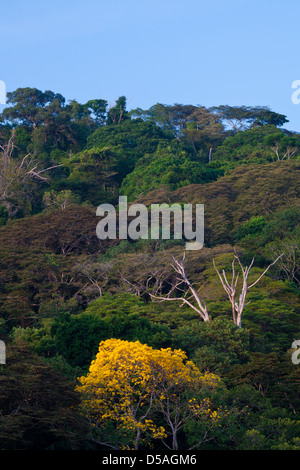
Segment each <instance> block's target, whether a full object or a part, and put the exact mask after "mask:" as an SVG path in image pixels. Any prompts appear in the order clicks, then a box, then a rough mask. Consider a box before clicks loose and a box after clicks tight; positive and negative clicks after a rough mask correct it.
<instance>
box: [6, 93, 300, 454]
mask: <svg viewBox="0 0 300 470" xmlns="http://www.w3.org/2000/svg"><path fill="white" fill-rule="evenodd" d="M7 98H8V99H7V107H6V108H5V109H4V110H3V112H2V113H1V115H0V339H1V340H2V341H4V342H5V345H6V364H3V365H0V391H1V392H0V448H1V449H5V450H15V449H18V450H19V449H20V450H32V449H41V450H44V449H54V450H55V449H74V450H75V449H81V450H90V449H93V450H96V449H97V450H99V449H100V450H104V449H120V450H124V449H147V448H151V449H152V450H161V451H162V450H168V449H169V450H170V449H171V450H177V449H179V450H202V449H214V450H223V449H230V450H244V449H245V450H248V449H249V450H262V449H263V450H299V449H300V437H299V436H300V420H299V414H300V396H299V385H300V364H299V363H298V362H299V361H297V360H296V361H295V360H294V361H293V360H292V358H293V357H294V358H295V351H296V346H295V341H297V340H300V321H299V319H300V295H299V294H300V290H299V288H300V248H299V246H300V245H299V242H300V198H299V196H300V194H299V193H300V185H299V182H300V134H298V133H297V132H291V131H287V130H286V129H285V128H284V125H285V123H287V122H288V118H287V117H286V116H283V115H281V114H278V113H276V112H275V111H272V110H270V109H269V108H266V107H247V106H243V105H242V104H241V106H235V107H232V106H229V105H224V104H222V103H221V104H220V106H218V107H214V108H209V109H208V108H205V107H204V106H201V105H198V106H195V105H189V104H172V105H165V104H161V103H156V104H154V105H153V106H152V107H151V108H150V109H148V110H143V109H140V108H138V109H134V110H130V111H129V110H128V109H127V103H126V97H124V96H121V97H119V98H118V99H117V100H116V102H115V104H114V105H113V106H112V105H109V104H108V102H107V101H106V100H105V99H94V100H90V101H88V102H87V103H84V104H81V103H78V102H77V101H75V100H72V101H67V100H66V99H65V98H64V97H63V96H62V95H61V94H59V93H55V92H53V91H49V90H48V91H44V92H43V91H40V90H38V89H35V88H19V89H17V90H15V91H14V92H10V93H8V94H7ZM120 195H122V196H127V197H128V201H129V202H130V203H136V202H139V203H142V204H144V205H146V206H147V207H150V205H151V204H154V203H159V204H163V203H167V204H173V203H179V204H182V205H183V204H187V203H188V204H193V205H196V204H204V210H205V234H204V247H203V248H202V249H201V250H198V251H197V250H195V251H186V252H185V241H184V240H177V239H174V238H171V239H170V240H163V239H158V240H151V239H149V240H144V239H143V240H142V239H141V240H132V239H128V240H127V239H126V240H118V239H116V240H100V239H99V238H98V237H97V235H96V225H97V222H98V219H97V217H96V208H97V206H99V205H100V204H103V203H110V204H113V205H114V206H115V207H117V206H118V198H119V196H120ZM256 281H257V282H256ZM243 292H244V293H245V298H244V300H243V302H244V303H243V305H242V307H241V302H242V300H241V297H240V294H242V293H243ZM186 300H188V301H186ZM239 307H241V308H240V314H241V323H240V324H239V323H238V322H237V318H236V315H237V314H238V308H239ZM202 308H203V309H204V310H205V311H206V312H207V314H208V321H203V317H202V316H201V312H203V310H202ZM293 343H294V346H293Z"/></svg>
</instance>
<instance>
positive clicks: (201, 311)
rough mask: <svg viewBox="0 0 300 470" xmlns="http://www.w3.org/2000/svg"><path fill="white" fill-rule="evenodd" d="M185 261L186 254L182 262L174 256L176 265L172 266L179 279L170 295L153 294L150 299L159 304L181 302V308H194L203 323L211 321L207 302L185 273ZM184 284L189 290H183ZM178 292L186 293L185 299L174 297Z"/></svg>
mask: <svg viewBox="0 0 300 470" xmlns="http://www.w3.org/2000/svg"><path fill="white" fill-rule="evenodd" d="M184 260H185V253H184V255H183V258H182V260H181V261H178V260H176V259H175V258H174V256H173V261H174V264H172V267H173V269H174V270H175V272H176V273H177V277H176V282H175V284H173V286H172V288H171V289H170V291H169V293H168V294H167V295H166V296H165V297H163V296H158V295H153V294H150V297H151V298H152V300H153V301H159V302H164V301H177V302H181V305H180V306H182V305H184V304H186V305H188V306H189V307H190V308H192V309H193V310H194V311H195V312H197V313H198V315H199V316H200V318H201V319H202V320H203V321H209V320H210V318H209V314H208V309H207V304H206V302H205V300H204V299H203V298H202V297H201V296H200V295H199V292H198V291H197V290H196V289H195V288H194V286H193V285H192V284H191V282H190V281H189V279H188V277H187V275H186V272H185V266H184ZM183 284H184V285H186V286H187V289H182V287H181V286H182V285H183ZM176 290H180V291H182V292H183V293H184V295H183V297H172V294H173V292H174V291H176ZM189 293H190V296H189V297H188V294H189ZM193 301H194V302H193ZM195 304H196V305H195Z"/></svg>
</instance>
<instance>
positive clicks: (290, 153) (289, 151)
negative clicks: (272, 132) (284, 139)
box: [270, 142, 299, 162]
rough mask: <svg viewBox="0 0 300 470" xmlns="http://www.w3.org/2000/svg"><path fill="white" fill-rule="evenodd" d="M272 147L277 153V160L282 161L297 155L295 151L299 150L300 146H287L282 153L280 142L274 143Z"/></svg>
mask: <svg viewBox="0 0 300 470" xmlns="http://www.w3.org/2000/svg"><path fill="white" fill-rule="evenodd" d="M270 149H271V150H272V152H273V153H274V154H275V155H276V157H277V161H280V162H282V161H283V160H285V159H286V158H287V159H288V160H289V159H290V158H291V157H292V156H293V155H295V153H297V152H298V151H299V149H298V147H291V146H287V147H286V149H285V150H284V151H282V154H280V152H281V148H280V144H279V142H276V143H275V144H274V145H271V146H270Z"/></svg>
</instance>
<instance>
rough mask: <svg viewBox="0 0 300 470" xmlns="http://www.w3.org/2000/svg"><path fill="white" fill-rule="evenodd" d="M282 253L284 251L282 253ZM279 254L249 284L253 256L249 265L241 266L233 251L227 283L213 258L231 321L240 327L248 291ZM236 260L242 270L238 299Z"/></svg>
mask: <svg viewBox="0 0 300 470" xmlns="http://www.w3.org/2000/svg"><path fill="white" fill-rule="evenodd" d="M283 254H284V253H283ZM283 254H281V255H280V256H278V257H277V258H276V259H275V261H273V263H271V264H269V266H268V267H267V268H266V269H265V270H264V271H263V273H262V274H261V275H260V276H259V277H258V278H257V279H256V281H254V282H252V283H251V284H250V285H249V284H248V276H249V273H250V269H251V268H252V266H253V263H254V258H253V259H252V261H251V263H250V265H249V266H246V267H243V266H242V263H241V261H240V258H239V256H238V255H237V254H236V253H235V255H234V259H233V261H232V277H231V282H230V283H229V281H228V279H227V275H226V273H225V270H224V269H223V270H222V274H221V273H220V271H219V270H218V269H217V267H216V264H215V260H213V265H214V268H215V270H216V272H217V274H218V276H219V279H220V281H221V284H222V286H223V288H224V290H225V292H226V293H227V295H228V298H229V300H230V303H231V306H232V316H233V321H234V323H235V324H236V325H237V326H238V327H239V328H241V327H242V313H243V311H244V308H245V307H246V306H247V305H249V303H250V301H249V302H247V303H246V297H247V294H248V292H249V290H250V289H251V288H252V287H254V286H255V285H256V284H257V283H258V282H259V281H260V280H261V278H262V277H263V276H264V275H265V274H266V272H267V271H268V270H269V269H270V267H271V266H273V265H274V264H275V263H276V262H277V261H278V260H279V258H281V257H282V256H283ZM236 260H237V261H238V264H239V266H240V268H241V271H242V287H241V292H240V294H239V297H238V300H237V284H238V280H239V273H237V274H236V272H235V267H234V265H235V261H236Z"/></svg>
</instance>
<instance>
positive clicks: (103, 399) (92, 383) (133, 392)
mask: <svg viewBox="0 0 300 470" xmlns="http://www.w3.org/2000/svg"><path fill="white" fill-rule="evenodd" d="M78 380H79V385H78V386H77V390H78V391H79V392H80V394H81V395H82V408H83V411H84V413H85V414H86V416H87V417H88V419H89V421H90V423H91V427H92V430H93V435H94V436H97V437H96V438H97V442H101V443H102V444H105V445H110V446H112V447H113V446H114V447H115V448H131V449H132V448H133V449H139V446H140V444H141V442H143V443H144V444H147V443H148V442H151V440H153V439H161V440H163V441H165V439H166V438H168V436H172V439H171V441H172V442H171V443H170V444H169V446H170V448H172V449H177V448H178V443H177V433H178V431H179V430H180V429H181V428H182V426H183V425H184V423H185V422H186V420H187V419H188V418H189V417H190V416H191V415H193V416H199V415H200V414H201V403H197V402H196V401H195V399H193V400H191V396H193V392H195V393H197V391H198V390H199V387H200V388H201V387H203V385H205V386H206V387H207V386H210V387H215V386H217V384H218V380H219V379H218V378H217V377H216V376H214V375H213V374H201V372H200V371H199V369H198V368H197V367H196V366H195V365H194V363H193V362H191V361H188V360H187V357H186V354H185V353H184V352H183V351H181V350H172V349H170V348H167V349H159V350H158V349H153V348H151V347H150V346H148V345H146V344H141V343H140V342H139V341H135V342H129V341H123V340H119V339H109V340H106V341H102V342H101V343H100V345H99V351H98V354H97V356H96V358H95V360H94V361H93V362H92V363H91V366H90V369H89V372H88V374H87V376H86V377H80V378H79V379H78ZM204 411H205V413H206V416H207V412H206V410H204V408H203V412H204ZM157 423H158V424H157ZM109 426H110V429H111V427H113V429H114V430H115V435H118V438H119V440H118V443H117V442H116V438H115V442H114V443H112V441H110V442H109V440H106V441H104V440H103V438H102V439H100V436H101V431H103V430H104V429H106V430H107V429H108V427H109ZM102 434H104V433H103V432H102Z"/></svg>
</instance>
